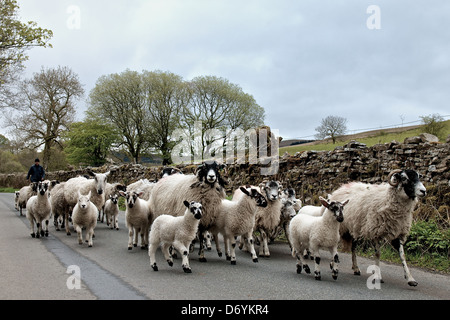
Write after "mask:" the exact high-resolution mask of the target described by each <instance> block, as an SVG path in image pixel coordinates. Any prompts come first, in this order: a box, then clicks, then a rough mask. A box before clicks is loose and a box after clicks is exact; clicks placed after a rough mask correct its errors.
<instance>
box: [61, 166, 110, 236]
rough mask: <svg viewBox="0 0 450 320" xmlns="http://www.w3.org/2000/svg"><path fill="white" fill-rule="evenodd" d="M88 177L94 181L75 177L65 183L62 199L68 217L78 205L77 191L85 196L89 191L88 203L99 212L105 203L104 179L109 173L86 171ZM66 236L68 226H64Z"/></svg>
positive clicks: (68, 232) (68, 231) (68, 233)
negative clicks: (71, 210) (91, 177)
mask: <svg viewBox="0 0 450 320" xmlns="http://www.w3.org/2000/svg"><path fill="white" fill-rule="evenodd" d="M88 173H89V175H91V176H93V177H94V179H86V178H85V177H76V178H72V179H69V180H67V181H66V183H65V185H64V199H65V202H66V203H65V205H66V208H65V212H66V213H65V214H66V216H68V215H69V213H68V212H70V209H71V208H73V207H74V206H75V205H76V204H77V203H78V196H77V195H78V191H80V193H81V194H87V193H88V192H89V191H91V198H90V202H92V203H93V204H94V205H95V206H96V207H97V210H99V211H100V210H101V209H102V207H103V204H104V203H105V194H104V191H105V186H106V179H107V177H108V175H109V173H110V172H109V171H108V172H106V173H94V172H92V171H90V170H89V171H88ZM66 232H67V235H70V230H69V225H68V224H66Z"/></svg>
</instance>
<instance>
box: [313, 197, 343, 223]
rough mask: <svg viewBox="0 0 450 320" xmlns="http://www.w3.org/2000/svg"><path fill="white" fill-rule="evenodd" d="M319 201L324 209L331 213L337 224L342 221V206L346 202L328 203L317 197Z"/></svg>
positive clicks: (328, 201)
mask: <svg viewBox="0 0 450 320" xmlns="http://www.w3.org/2000/svg"><path fill="white" fill-rule="evenodd" d="M319 200H320V202H321V203H322V205H323V206H324V207H325V208H327V209H328V210H330V211H331V212H332V213H333V215H334V217H335V218H336V221H337V222H342V221H344V206H345V205H346V204H347V203H348V200H346V201H344V202H339V201H330V200H327V199H324V198H322V197H319Z"/></svg>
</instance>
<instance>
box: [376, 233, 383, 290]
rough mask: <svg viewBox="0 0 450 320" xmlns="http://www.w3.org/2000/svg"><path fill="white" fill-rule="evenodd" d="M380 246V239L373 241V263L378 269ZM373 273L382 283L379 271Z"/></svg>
mask: <svg viewBox="0 0 450 320" xmlns="http://www.w3.org/2000/svg"><path fill="white" fill-rule="evenodd" d="M380 247H381V243H380V241H375V265H376V266H377V267H378V270H380V255H381V250H380ZM375 275H376V276H378V277H379V280H380V283H384V281H383V279H382V277H381V272H377V273H375Z"/></svg>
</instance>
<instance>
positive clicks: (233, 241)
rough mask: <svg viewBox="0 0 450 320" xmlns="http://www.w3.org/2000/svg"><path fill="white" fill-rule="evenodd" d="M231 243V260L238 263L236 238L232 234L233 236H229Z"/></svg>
mask: <svg viewBox="0 0 450 320" xmlns="http://www.w3.org/2000/svg"><path fill="white" fill-rule="evenodd" d="M227 238H228V241H229V243H230V244H231V249H230V261H231V264H232V265H235V264H236V238H235V237H233V236H231V237H227Z"/></svg>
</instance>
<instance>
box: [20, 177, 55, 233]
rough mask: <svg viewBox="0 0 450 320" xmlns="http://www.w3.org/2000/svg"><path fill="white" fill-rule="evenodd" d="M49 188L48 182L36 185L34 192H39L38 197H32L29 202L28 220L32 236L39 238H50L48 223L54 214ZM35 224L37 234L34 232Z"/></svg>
mask: <svg viewBox="0 0 450 320" xmlns="http://www.w3.org/2000/svg"><path fill="white" fill-rule="evenodd" d="M48 188H49V184H48V183H47V182H42V181H40V182H38V183H35V184H34V187H33V189H34V190H33V191H35V192H37V195H35V196H32V197H31V198H30V199H28V201H27V205H26V207H27V218H28V220H29V221H30V229H31V236H32V237H33V238H34V237H36V238H39V236H44V235H45V236H46V237H48V221H49V219H50V215H51V213H52V207H51V205H50V201H49V200H48ZM43 222H45V232H44V228H43ZM34 223H36V227H37V232H36V233H35V232H34Z"/></svg>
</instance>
